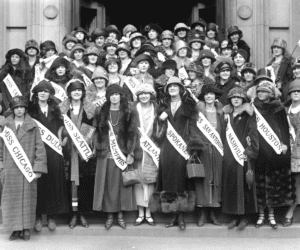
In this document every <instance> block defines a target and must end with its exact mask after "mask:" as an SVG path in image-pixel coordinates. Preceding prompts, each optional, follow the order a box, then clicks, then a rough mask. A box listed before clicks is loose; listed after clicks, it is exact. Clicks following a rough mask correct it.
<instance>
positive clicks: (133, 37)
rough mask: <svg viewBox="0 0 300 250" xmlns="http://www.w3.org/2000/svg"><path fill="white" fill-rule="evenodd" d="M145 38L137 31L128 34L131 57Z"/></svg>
mask: <svg viewBox="0 0 300 250" xmlns="http://www.w3.org/2000/svg"><path fill="white" fill-rule="evenodd" d="M146 40H147V38H146V37H145V36H143V35H142V34H141V33H139V32H133V33H131V34H130V36H129V44H130V49H131V50H130V53H131V58H134V57H135V54H136V52H137V51H138V50H139V49H140V48H141V47H142V45H143V44H144V43H145V42H146Z"/></svg>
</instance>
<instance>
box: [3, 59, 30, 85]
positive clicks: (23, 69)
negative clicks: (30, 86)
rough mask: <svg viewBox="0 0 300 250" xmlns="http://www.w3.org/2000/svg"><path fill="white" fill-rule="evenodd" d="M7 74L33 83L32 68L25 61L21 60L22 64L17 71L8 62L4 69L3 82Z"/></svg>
mask: <svg viewBox="0 0 300 250" xmlns="http://www.w3.org/2000/svg"><path fill="white" fill-rule="evenodd" d="M7 74H10V75H11V76H12V77H19V78H21V79H22V80H23V81H25V82H26V83H31V82H32V81H33V75H32V71H31V68H30V66H29V65H27V64H26V63H25V62H24V61H23V60H20V63H19V64H18V65H17V67H16V68H15V69H14V67H13V65H12V64H11V63H10V62H7V63H6V64H5V65H4V66H3V68H2V71H1V79H0V80H1V81H2V80H3V79H4V78H5V77H6V76H7Z"/></svg>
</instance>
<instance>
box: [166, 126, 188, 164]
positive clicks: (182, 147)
mask: <svg viewBox="0 0 300 250" xmlns="http://www.w3.org/2000/svg"><path fill="white" fill-rule="evenodd" d="M167 138H168V140H169V142H170V143H171V144H172V145H173V147H174V148H175V149H176V150H177V152H178V153H179V154H181V155H182V157H183V158H184V159H186V160H188V159H189V158H190V155H189V154H188V152H187V151H186V150H187V145H186V143H185V141H184V140H183V139H182V138H181V136H180V135H179V134H178V133H177V132H176V130H175V129H174V128H173V126H172V124H171V123H170V122H169V121H168V129H167Z"/></svg>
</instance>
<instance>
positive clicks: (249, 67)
mask: <svg viewBox="0 0 300 250" xmlns="http://www.w3.org/2000/svg"><path fill="white" fill-rule="evenodd" d="M246 71H250V72H251V73H253V75H256V74H257V68H256V67H255V64H254V63H251V62H248V63H245V64H244V65H243V68H242V70H241V75H243V74H244V73H245V72H246Z"/></svg>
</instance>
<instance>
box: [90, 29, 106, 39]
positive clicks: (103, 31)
mask: <svg viewBox="0 0 300 250" xmlns="http://www.w3.org/2000/svg"><path fill="white" fill-rule="evenodd" d="M99 36H103V37H105V38H106V37H107V36H108V34H107V32H106V29H101V28H96V29H94V30H93V32H92V34H91V40H92V42H95V40H96V38H97V37H99Z"/></svg>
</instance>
